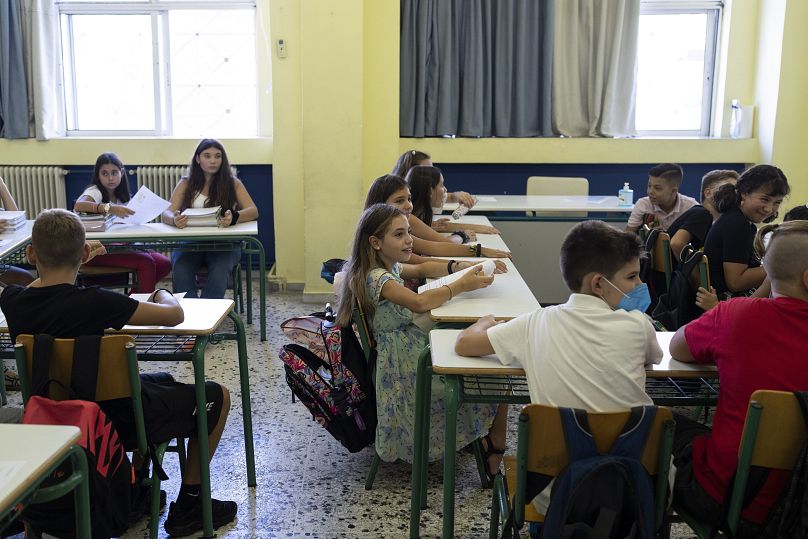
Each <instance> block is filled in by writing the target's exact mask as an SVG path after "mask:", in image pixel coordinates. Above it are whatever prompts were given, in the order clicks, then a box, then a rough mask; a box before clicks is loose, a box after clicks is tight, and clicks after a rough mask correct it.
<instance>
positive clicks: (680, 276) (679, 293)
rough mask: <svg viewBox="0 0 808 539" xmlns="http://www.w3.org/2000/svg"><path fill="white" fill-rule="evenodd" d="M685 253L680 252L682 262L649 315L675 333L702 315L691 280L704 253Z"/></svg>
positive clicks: (685, 250) (684, 251) (685, 251)
mask: <svg viewBox="0 0 808 539" xmlns="http://www.w3.org/2000/svg"><path fill="white" fill-rule="evenodd" d="M687 252H688V250H687V249H684V250H683V251H682V262H681V263H680V264H679V266H678V267H677V268H676V269H675V270H674V271H673V275H672V276H671V285H670V288H669V289H668V292H667V293H665V294H662V295H661V296H660V297H659V302H657V304H656V307H654V310H653V312H652V314H651V317H652V318H653V319H654V320H657V321H658V322H660V323H661V324H662V325H663V326H665V327H666V328H667V329H668V330H670V331H676V330H677V329H679V328H680V327H682V326H684V325H685V324H687V323H688V322H690V321H691V320H695V319H696V318H698V317H699V316H701V315H702V313H704V311H702V310H701V308H700V307H699V306H698V305H696V291H697V289H696V286H695V285H694V284H693V280H692V275H693V271H694V270H695V269H696V266H698V264H699V262H701V259H702V258H703V257H704V253H702V252H701V251H692V253H691V254H688V255H686V254H685V253H687Z"/></svg>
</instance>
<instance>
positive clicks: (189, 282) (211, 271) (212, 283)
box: [171, 249, 241, 299]
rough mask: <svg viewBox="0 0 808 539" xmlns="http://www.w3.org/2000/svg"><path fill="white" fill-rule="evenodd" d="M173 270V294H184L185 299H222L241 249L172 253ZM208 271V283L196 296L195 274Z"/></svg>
mask: <svg viewBox="0 0 808 539" xmlns="http://www.w3.org/2000/svg"><path fill="white" fill-rule="evenodd" d="M171 260H172V262H173V264H174V270H173V273H172V276H171V280H172V282H173V285H174V292H185V297H188V298H196V297H202V298H207V299H222V298H223V297H224V293H225V291H226V290H227V282H228V280H229V279H230V272H231V271H232V270H233V267H234V266H235V265H236V264H238V263H239V262H240V261H241V249H233V250H232V251H174V252H173V253H172V254H171ZM203 267H207V269H208V281H207V283H206V284H205V287H204V288H203V289H202V295H201V296H197V292H196V274H197V273H198V272H199V270H200V269H201V268H203Z"/></svg>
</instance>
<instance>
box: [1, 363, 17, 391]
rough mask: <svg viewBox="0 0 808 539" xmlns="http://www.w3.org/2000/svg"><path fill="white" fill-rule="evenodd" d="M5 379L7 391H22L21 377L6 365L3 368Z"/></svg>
mask: <svg viewBox="0 0 808 539" xmlns="http://www.w3.org/2000/svg"><path fill="white" fill-rule="evenodd" d="M3 378H4V379H5V385H6V391H19V390H20V376H19V375H18V374H17V373H16V372H14V371H12V370H11V369H9V368H8V367H6V366H5V365H4V366H3Z"/></svg>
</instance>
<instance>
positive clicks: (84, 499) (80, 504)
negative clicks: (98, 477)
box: [70, 445, 92, 539]
mask: <svg viewBox="0 0 808 539" xmlns="http://www.w3.org/2000/svg"><path fill="white" fill-rule="evenodd" d="M70 460H71V462H72V463H73V473H79V474H80V475H81V483H79V484H78V486H77V487H76V489H75V490H74V491H73V497H74V500H75V511H76V537H79V538H80V539H90V537H91V536H92V535H91V526H90V485H89V482H90V479H89V472H88V471H87V458H86V457H85V456H84V450H83V449H82V448H81V446H78V445H74V446H73V447H71V448H70Z"/></svg>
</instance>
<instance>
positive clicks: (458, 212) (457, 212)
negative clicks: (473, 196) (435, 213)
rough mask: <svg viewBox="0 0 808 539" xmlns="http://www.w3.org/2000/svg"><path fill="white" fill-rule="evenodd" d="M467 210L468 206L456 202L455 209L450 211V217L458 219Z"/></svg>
mask: <svg viewBox="0 0 808 539" xmlns="http://www.w3.org/2000/svg"><path fill="white" fill-rule="evenodd" d="M468 212H469V207H468V206H466V205H465V204H458V205H457V208H455V211H453V212H452V219H460V218H461V217H463V216H464V215H466V214H467V213H468Z"/></svg>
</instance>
